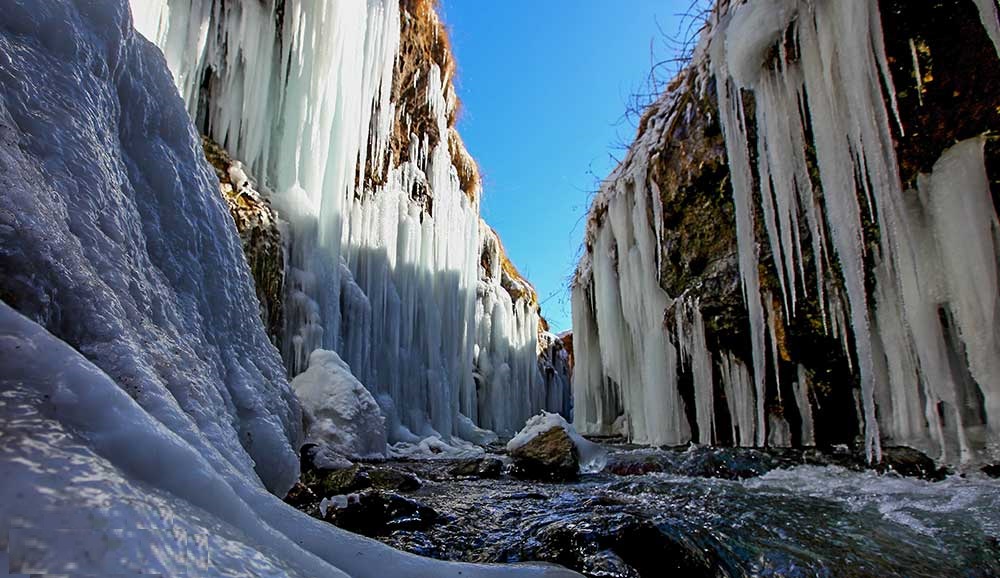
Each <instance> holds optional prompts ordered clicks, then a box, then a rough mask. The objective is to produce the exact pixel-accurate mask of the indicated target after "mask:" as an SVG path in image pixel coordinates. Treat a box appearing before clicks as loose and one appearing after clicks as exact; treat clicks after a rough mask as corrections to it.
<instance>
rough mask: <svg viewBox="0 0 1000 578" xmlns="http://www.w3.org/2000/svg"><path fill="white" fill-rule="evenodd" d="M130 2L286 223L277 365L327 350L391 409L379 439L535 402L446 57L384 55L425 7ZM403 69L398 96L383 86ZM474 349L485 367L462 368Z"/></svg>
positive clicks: (525, 320) (503, 415)
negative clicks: (489, 273) (488, 271)
mask: <svg viewBox="0 0 1000 578" xmlns="http://www.w3.org/2000/svg"><path fill="white" fill-rule="evenodd" d="M131 4H132V7H133V10H134V12H135V14H136V25H137V27H138V29H139V30H140V31H141V32H143V33H144V34H145V35H147V36H148V37H149V38H151V39H154V40H155V42H156V43H157V44H158V45H159V46H160V47H161V48H162V49H163V51H164V54H165V55H166V57H167V62H168V65H169V66H170V69H171V71H172V72H173V74H174V77H175V79H176V82H177V85H178V88H179V90H180V92H181V94H182V95H183V96H184V99H185V102H186V103H187V106H188V109H189V113H190V115H191V117H192V118H193V119H195V122H196V124H198V126H200V127H201V128H202V130H204V131H205V132H206V133H208V134H209V135H210V136H211V137H212V138H213V139H215V140H216V141H217V142H219V143H221V144H223V146H225V147H226V148H227V149H228V150H229V151H230V152H231V153H232V154H233V155H234V156H236V157H238V158H241V159H243V160H245V161H246V162H248V165H249V166H250V168H251V169H253V172H254V173H255V174H256V175H258V176H259V177H260V178H261V179H262V181H263V183H264V185H265V186H266V187H267V188H269V189H270V190H271V193H272V201H273V203H274V205H275V206H276V207H277V208H278V209H279V212H280V213H281V215H282V216H283V217H284V218H286V219H288V221H289V222H290V226H289V230H288V235H287V238H288V239H287V240H288V243H289V253H290V254H289V259H288V261H289V271H288V277H287V286H288V291H287V298H286V306H285V317H286V321H287V323H286V328H285V339H284V340H283V345H284V351H283V356H284V358H285V363H286V365H287V367H288V369H289V372H290V374H291V375H296V374H298V373H299V372H301V371H302V370H304V369H305V367H306V364H307V360H308V357H309V354H310V353H311V352H312V351H313V350H315V349H317V348H322V349H328V350H334V351H337V352H338V353H339V354H340V356H341V357H342V358H343V359H344V361H346V362H347V363H348V364H349V365H350V367H351V369H352V371H353V372H354V374H355V375H356V376H357V377H358V378H359V379H360V380H361V381H362V382H363V383H364V384H365V385H366V387H368V389H369V390H371V392H372V393H373V394H374V395H375V396H376V398H377V399H379V400H380V403H381V404H382V406H383V409H384V410H385V411H386V412H387V414H391V415H387V418H388V420H389V424H390V431H389V435H390V439H391V441H402V442H411V443H412V442H415V441H417V440H419V439H420V438H425V437H428V436H433V437H440V438H442V439H444V440H448V439H449V438H450V436H452V435H454V434H459V433H461V431H469V428H468V426H469V425H470V424H469V423H467V422H468V421H469V420H472V421H473V422H475V423H478V424H479V425H482V426H484V427H489V428H492V427H496V428H499V429H500V430H502V431H514V430H516V429H517V428H519V427H520V425H521V424H522V423H523V419H525V418H527V417H528V416H530V415H533V414H534V413H536V412H537V411H538V410H539V409H542V408H543V407H545V406H544V399H545V392H544V391H541V390H542V389H543V388H544V386H543V385H540V382H539V370H538V366H537V361H538V360H537V357H536V354H535V349H536V340H537V336H536V330H537V317H538V311H537V307H533V306H528V305H526V304H524V303H519V302H517V301H516V300H511V299H506V300H505V299H504V296H503V295H501V294H500V293H497V292H495V291H491V290H484V289H483V286H482V284H483V281H482V280H481V279H480V276H481V272H480V268H479V257H480V252H479V250H478V249H479V248H480V245H481V244H482V243H483V242H484V241H483V234H482V233H481V230H480V219H479V201H478V196H477V195H478V192H479V190H478V189H479V182H478V177H475V178H473V179H471V180H472V181H473V182H471V183H470V182H469V181H470V179H469V178H467V175H468V174H469V170H468V167H467V166H465V165H466V164H468V162H470V161H469V160H468V159H467V155H465V154H464V153H459V152H456V150H457V149H461V148H462V147H461V141H460V139H458V137H457V133H455V131H454V129H453V127H452V126H451V121H452V120H453V115H454V111H455V107H456V106H457V101H456V99H455V97H454V91H453V88H452V86H451V80H452V79H451V78H450V74H451V69H450V68H449V67H446V66H445V67H444V68H442V66H443V64H444V63H440V62H416V63H414V62H411V61H406V62H402V61H401V59H405V58H411V57H412V56H411V55H412V53H413V52H418V51H419V47H417V46H410V47H407V49H406V50H405V51H401V50H400V48H401V47H400V43H401V32H400V30H401V26H403V25H405V27H404V30H410V31H413V30H417V32H416V33H417V34H421V33H423V34H431V35H434V34H443V33H444V31H443V28H441V27H440V24H439V23H438V22H437V20H436V18H437V17H436V15H434V14H433V12H432V11H431V12H429V13H420V14H410V13H409V12H406V11H401V10H400V3H399V1H398V0H348V1H341V2H312V1H305V0H280V1H277V2H275V1H269V2H228V3H220V2H207V1H203V0H132V1H131ZM420 18H430V19H431V23H430V28H431V29H430V30H424V31H422V32H421V31H420V30H419V22H418V23H417V25H416V27H415V25H414V24H413V23H414V21H419V19H420ZM439 28H440V29H439ZM419 40H420V41H421V42H423V41H424V39H419ZM406 41H407V42H411V41H412V42H416V41H417V40H414V39H412V38H410V37H407V39H406ZM401 63H402V65H401ZM413 66H415V67H416V71H415V72H413V71H412V70H410V68H412V67H413ZM408 67H410V68H408ZM402 69H406V70H407V71H409V72H411V73H412V74H411V76H405V78H412V82H413V85H412V87H402V89H400V90H397V92H398V93H403V94H406V95H407V96H406V98H407V99H409V100H407V101H406V102H402V101H397V100H394V97H393V90H394V83H399V82H403V80H402V79H403V78H404V76H402V75H401V76H399V77H398V78H394V71H397V72H398V71H399V70H402ZM395 88H397V89H399V87H395ZM413 91H417V92H418V94H416V96H414V95H413V94H409V93H411V92H413ZM399 107H404V109H403V110H400V109H399ZM398 143H403V144H402V145H399V144H398ZM400 147H402V148H401V149H400ZM463 150H464V149H463ZM487 285H489V281H487ZM477 343H478V350H479V351H480V352H487V353H488V354H489V355H486V354H479V355H477V353H476V351H477ZM494 356H496V358H494ZM487 357H489V360H487ZM480 360H481V363H480V365H481V366H482V368H487V367H488V368H487V369H482V368H480V369H479V370H478V374H476V375H474V373H473V371H474V364H475V363H479V361H480ZM476 379H479V380H480V383H481V386H482V387H480V388H477V385H476ZM517 420H522V421H521V422H517ZM515 422H517V423H515Z"/></svg>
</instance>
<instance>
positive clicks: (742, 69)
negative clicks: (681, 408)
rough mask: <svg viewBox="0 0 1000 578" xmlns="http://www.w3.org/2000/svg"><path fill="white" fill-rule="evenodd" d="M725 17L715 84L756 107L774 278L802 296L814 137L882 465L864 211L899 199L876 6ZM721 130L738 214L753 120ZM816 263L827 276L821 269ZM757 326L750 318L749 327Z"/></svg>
mask: <svg viewBox="0 0 1000 578" xmlns="http://www.w3.org/2000/svg"><path fill="white" fill-rule="evenodd" d="M725 18H726V19H725V20H723V21H722V22H721V23H720V30H719V32H718V33H717V34H716V36H715V37H714V38H713V40H712V43H713V54H712V59H713V68H714V72H715V76H716V82H717V83H718V85H719V87H720V90H719V91H720V94H721V93H723V92H728V89H724V88H722V87H730V86H731V87H735V89H736V90H737V91H740V90H742V91H747V92H750V93H752V94H753V95H754V97H755V99H754V102H755V111H756V113H755V117H756V118H755V120H756V124H755V126H756V130H757V134H758V139H757V143H756V148H755V152H756V156H757V158H758V159H759V162H758V167H757V168H758V177H759V179H758V180H759V183H760V186H759V192H760V195H761V198H762V199H763V200H762V205H763V212H764V214H765V221H766V228H767V230H768V236H769V238H770V240H771V245H772V247H771V248H772V253H773V255H774V258H775V263H776V268H777V269H778V274H779V278H780V279H782V287H785V288H787V287H794V286H795V270H796V267H797V266H796V264H795V263H794V262H793V261H794V260H797V261H798V267H801V263H802V259H801V254H802V251H801V245H800V244H799V242H798V238H799V231H800V230H801V227H800V224H799V222H798V219H797V217H796V214H797V210H796V208H795V207H796V204H797V205H799V206H804V207H813V206H814V200H813V192H812V188H811V186H810V185H809V183H810V177H809V173H808V165H807V164H806V162H805V155H806V147H805V142H806V141H805V139H804V136H803V135H805V134H806V123H807V122H808V126H809V127H810V128H811V130H812V136H813V142H812V144H813V145H814V146H815V151H816V160H817V164H818V166H819V174H820V182H821V187H822V196H823V207H824V208H823V213H824V216H825V218H826V221H827V223H828V231H829V232H830V241H831V243H832V245H833V247H834V252H835V254H836V257H837V258H838V262H839V264H840V270H841V272H842V275H843V282H844V287H845V291H846V293H847V298H848V303H849V314H850V319H851V328H852V330H853V332H854V336H855V340H854V345H855V352H856V357H857V361H858V365H859V370H860V374H861V383H862V398H863V408H864V426H865V447H866V449H867V452H868V454H869V456H870V457H872V458H875V459H878V458H879V457H880V452H881V450H880V445H879V433H878V422H877V420H876V412H875V397H874V392H875V374H874V357H873V352H872V335H871V320H870V317H869V300H868V295H867V291H866V288H865V273H864V271H865V262H864V258H865V248H864V233H863V230H862V221H863V215H862V211H863V210H864V209H863V207H864V206H867V211H868V213H869V214H871V215H874V214H875V212H876V210H877V203H878V202H879V200H880V199H881V198H883V197H891V196H894V195H899V194H900V193H901V191H900V184H899V175H898V169H897V164H896V159H895V153H894V144H893V141H892V135H891V127H890V122H891V118H892V115H891V112H890V111H889V108H888V107H887V106H886V104H885V102H883V99H882V92H883V88H885V89H886V91H887V92H888V93H889V94H892V95H894V94H895V91H894V89H893V87H892V81H891V79H890V78H889V75H888V64H887V63H886V60H885V50H884V47H883V43H882V30H881V17H880V14H879V9H878V4H877V3H876V2H818V3H806V2H799V1H797V0H788V1H780V2H779V1H774V2H771V1H768V2H752V3H747V4H743V5H741V6H739V7H738V8H736V9H735V10H733V12H732V13H731V14H729V15H727V16H726V17H725ZM760 21H767V22H771V23H772V26H768V27H763V26H758V25H757V23H759V22H760ZM789 29H791V30H793V31H794V34H795V42H796V44H795V46H796V50H797V52H798V54H797V58H795V59H793V58H791V57H790V56H789V55H788V54H787V50H786V42H785V32H786V31H787V30H789ZM848 39H849V40H848ZM773 46H778V47H779V51H778V56H777V58H776V60H777V62H776V63H772V62H770V61H768V60H767V55H768V54H769V53H768V50H769V49H770V48H771V47H773ZM893 98H894V97H893ZM726 101H733V102H736V103H737V107H736V112H740V111H741V110H742V109H741V108H740V106H741V104H742V96H739V92H737V93H736V94H735V95H733V96H728V97H727V98H726V99H724V98H722V97H721V96H720V107H723V108H724V109H725V102H726ZM893 104H894V101H893ZM730 107H731V106H730ZM722 122H723V126H724V130H725V134H726V141H727V147H728V150H729V155H730V166H731V168H732V172H733V174H734V179H733V189H734V191H733V195H734V198H736V199H737V207H739V206H740V205H743V204H749V201H748V200H746V199H751V198H752V197H753V193H754V185H753V182H752V180H749V179H746V178H745V176H744V177H740V178H735V175H736V174H741V175H745V174H746V173H747V172H748V169H747V168H746V167H745V166H744V165H745V164H746V162H747V161H746V159H747V158H749V157H750V150H751V149H750V147H749V143H748V142H747V141H746V138H745V137H743V136H741V135H745V133H746V132H747V130H748V129H747V127H748V121H747V119H746V118H744V117H743V115H742V114H734V113H731V114H725V113H724V114H723V115H722ZM741 199H743V200H742V201H741ZM862 201H864V205H863V204H862ZM772 203H774V205H773V206H772ZM774 206H777V207H779V209H778V214H779V218H774V217H773V213H774V211H775V209H774ZM747 210H752V209H747ZM739 212H740V211H739V209H738V210H737V213H738V214H739ZM768 215H772V216H771V217H768ZM744 220H745V219H744ZM737 222H739V217H738V221H737ZM807 222H808V224H809V225H810V227H812V230H811V231H810V235H811V237H812V238H813V239H823V238H824V234H823V233H821V231H820V230H819V227H820V223H819V219H818V218H813V219H809V218H807ZM751 224H752V222H751ZM745 245H749V246H751V247H752V246H755V242H754V239H753V238H752V232H751V233H750V238H741V240H740V247H741V249H740V250H741V252H745V251H749V250H750V249H748V248H745V247H744V246H745ZM815 262H816V263H817V265H819V263H820V262H821V259H819V258H817V259H815ZM753 265H754V263H752V262H749V263H745V262H741V270H742V271H743V275H744V278H746V277H748V276H749V277H753V278H756V277H757V275H758V272H757V269H756V268H755V267H753V268H748V267H752V266H753ZM747 299H748V303H749V304H748V306H749V307H750V308H751V311H752V310H753V309H755V308H756V307H757V305H756V301H757V299H758V296H756V295H753V294H752V293H748V295H747ZM792 299H793V301H794V297H793V298H792ZM793 305H794V303H793ZM789 313H791V310H790V311H789ZM754 317H755V316H754V314H753V313H752V312H751V323H753V319H754ZM751 331H753V333H754V334H755V335H757V334H759V333H760V330H756V329H752V330H751ZM759 355H761V352H760V351H759V350H758V348H756V347H755V349H754V359H755V362H754V366H755V378H757V379H759V376H757V375H756V371H757V370H758V369H759V368H761V367H762V366H763V365H764V364H763V362H761V361H758V360H757V358H758V356H759ZM758 401H759V400H758Z"/></svg>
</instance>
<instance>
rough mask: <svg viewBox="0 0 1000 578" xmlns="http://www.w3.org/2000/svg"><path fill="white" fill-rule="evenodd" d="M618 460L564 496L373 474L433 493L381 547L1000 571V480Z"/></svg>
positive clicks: (426, 476)
mask: <svg viewBox="0 0 1000 578" xmlns="http://www.w3.org/2000/svg"><path fill="white" fill-rule="evenodd" d="M610 449H611V454H610V458H609V466H608V469H607V470H605V472H604V473H601V474H593V475H585V476H583V477H581V479H580V480H579V481H577V482H575V483H566V484H560V483H540V482H528V481H523V480H518V479H514V478H512V477H509V476H507V475H503V476H501V477H500V478H499V479H479V478H475V477H471V478H470V477H461V476H456V475H454V474H453V473H449V470H452V469H453V468H454V467H455V462H454V461H448V460H437V461H418V462H412V461H411V462H389V463H387V464H379V465H377V466H373V467H379V468H386V467H388V468H390V469H394V470H397V471H398V470H403V471H408V472H411V473H413V474H415V475H416V477H417V478H419V479H420V480H422V482H423V485H422V486H421V487H420V488H419V489H417V490H415V491H409V492H399V494H400V495H404V496H405V498H406V499H409V500H413V501H415V502H418V503H420V504H422V505H423V506H427V507H430V508H432V509H433V510H434V511H435V512H436V517H437V518H436V521H435V522H434V523H430V524H425V525H423V527H419V526H420V525H419V524H418V525H413V524H410V525H407V524H400V525H399V526H398V528H399V529H396V530H391V529H390V530H389V531H386V532H379V533H380V534H381V535H379V536H377V537H378V539H380V540H382V541H383V542H386V543H388V544H391V545H393V546H395V547H398V548H401V549H404V550H408V551H411V552H416V553H420V554H422V555H426V556H431V557H436V558H442V559H447V560H466V561H477V562H518V561H525V560H545V561H551V562H558V563H560V564H563V565H565V566H567V567H570V568H573V569H576V570H578V571H581V572H583V573H584V574H586V575H589V576H621V577H626V576H629V577H631V576H663V575H665V573H667V572H668V571H674V572H679V573H680V574H677V575H684V576H907V577H913V576H928V577H929V576H959V575H961V576H995V575H997V574H998V573H1000V542H998V537H1000V481H998V480H995V479H991V478H989V477H987V476H986V475H984V474H980V473H976V474H971V475H968V476H966V477H961V476H958V475H950V476H948V477H946V478H945V479H944V480H942V481H938V482H931V481H924V480H921V479H916V478H907V477H902V476H899V475H896V474H893V473H890V474H886V475H879V474H877V473H875V472H872V471H856V470H854V469H852V468H854V467H857V463H856V462H853V463H852V462H850V460H845V459H844V455H843V454H842V455H839V456H838V455H833V454H825V455H824V454H819V453H814V452H809V453H802V452H796V451H780V452H770V453H768V452H760V451H757V450H747V449H737V450H733V449H707V448H696V449H692V450H686V451H685V450H650V449H640V448H629V447H624V446H617V447H612V448H610ZM852 459H853V458H852ZM806 461H809V462H812V463H828V464H829V463H834V462H839V463H845V464H848V465H850V466H851V467H850V468H849V467H844V466H840V465H802V464H803V463H804V462H806ZM612 472H618V473H612ZM623 474H634V475H623ZM368 491H369V492H371V490H368ZM307 509H308V508H307ZM314 513H315V512H314ZM424 517H425V519H426V518H427V514H426V513H425V514H424Z"/></svg>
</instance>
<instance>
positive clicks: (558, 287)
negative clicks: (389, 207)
mask: <svg viewBox="0 0 1000 578" xmlns="http://www.w3.org/2000/svg"><path fill="white" fill-rule="evenodd" d="M689 4H690V0H502V1H501V0H497V1H478V0H443V2H442V5H441V11H442V13H443V17H444V20H445V23H446V24H447V26H448V28H449V30H450V31H451V39H452V45H453V50H454V53H455V57H456V59H457V61H458V79H457V87H458V94H459V97H460V98H461V100H462V112H461V115H460V117H459V130H460V131H461V133H462V136H463V138H464V139H465V142H466V144H467V146H468V148H469V151H470V152H471V153H472V155H473V156H474V157H475V158H476V160H477V161H478V162H479V164H480V168H481V170H482V173H483V178H484V189H485V190H484V197H483V203H482V212H483V215H484V217H485V218H486V220H487V222H489V223H490V225H492V226H493V227H494V228H495V229H496V230H497V231H498V232H499V233H500V237H501V239H502V240H503V243H504V246H505V247H506V248H507V252H508V254H509V255H510V257H511V259H512V260H513V261H514V263H515V264H516V265H517V267H518V268H519V269H520V270H521V272H522V273H523V274H524V275H525V276H526V277H527V278H528V279H529V280H530V281H531V282H532V283H533V284H534V285H535V287H536V288H537V289H538V293H539V295H540V298H541V299H542V300H543V304H542V313H543V315H545V317H546V318H548V320H549V322H550V323H551V325H552V328H553V330H555V331H562V330H566V329H570V326H571V324H572V323H571V312H570V303H569V290H568V280H569V278H570V276H571V275H572V272H573V269H574V267H575V265H576V260H577V256H578V254H579V250H580V249H579V248H580V243H581V240H582V239H583V231H584V227H585V224H586V212H587V208H588V206H589V202H590V198H591V193H592V192H593V191H594V190H596V188H597V186H598V181H599V179H601V178H604V177H606V176H607V175H608V173H610V172H611V170H612V169H614V167H615V165H616V164H617V163H616V161H615V160H614V159H613V158H612V156H611V155H614V156H615V157H618V158H620V157H621V156H622V155H623V154H624V152H623V151H622V150H620V149H619V148H616V145H620V144H622V143H628V142H630V141H631V140H632V138H633V137H634V134H635V129H634V126H633V125H632V124H629V123H628V122H625V121H624V120H622V115H623V113H624V112H625V108H626V104H627V102H628V100H629V95H630V94H632V93H633V92H635V91H636V90H639V89H642V88H643V85H644V81H645V79H646V78H647V76H648V74H649V70H650V66H651V63H652V60H651V56H650V49H651V43H652V44H654V46H653V48H654V50H655V54H657V55H658V56H659V57H661V58H662V57H664V56H668V55H669V50H668V47H666V46H665V45H664V43H663V38H662V35H661V33H660V31H659V29H660V28H662V29H663V31H664V32H668V33H670V34H674V33H675V32H676V31H677V29H678V23H679V17H678V16H677V14H678V13H680V12H682V11H683V10H684V9H685V8H686V7H687V6H688V5H689ZM658 25H659V28H658Z"/></svg>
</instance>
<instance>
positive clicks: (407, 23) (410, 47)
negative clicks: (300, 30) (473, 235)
mask: <svg viewBox="0 0 1000 578" xmlns="http://www.w3.org/2000/svg"><path fill="white" fill-rule="evenodd" d="M400 8H401V11H402V14H401V17H402V22H401V25H400V53H399V56H398V58H397V59H396V65H395V69H394V71H393V79H392V100H393V102H394V103H395V104H396V112H395V119H394V126H393V131H392V137H391V139H390V143H389V147H390V150H391V153H392V164H393V165H394V166H399V165H400V164H403V163H405V162H407V161H409V160H410V143H411V140H412V138H413V136H414V135H419V136H420V137H423V135H426V136H427V137H428V140H429V144H430V146H431V147H434V146H437V144H438V143H439V142H441V139H447V144H448V150H449V152H450V154H451V158H452V162H453V164H454V165H455V167H456V168H457V169H458V174H459V181H460V183H461V187H462V191H463V192H465V194H466V195H467V196H468V197H469V199H470V200H472V201H475V200H476V199H477V198H478V196H479V192H480V189H481V179H480V176H479V167H478V166H477V165H476V162H475V160H473V159H472V157H471V156H470V155H469V153H468V151H467V150H466V148H465V145H464V143H463V142H462V138H461V137H460V136H459V135H458V132H457V131H456V130H455V125H456V123H457V121H458V111H459V108H460V106H461V103H460V102H459V99H458V95H457V94H456V93H455V88H454V78H455V72H456V63H455V57H454V55H453V54H452V51H451V41H450V39H449V37H448V31H447V29H446V28H445V26H444V24H443V23H442V22H441V19H440V17H438V13H437V8H438V2H437V0H400ZM433 66H437V67H438V69H439V70H440V71H441V79H442V82H443V83H444V85H445V86H444V93H445V99H446V103H447V134H440V133H441V131H440V128H439V126H438V123H437V119H436V118H435V116H434V114H433V112H432V111H431V109H430V107H429V105H428V103H427V90H428V82H429V81H430V74H429V72H428V71H429V70H430V69H431V68H432V67H433ZM391 168H392V166H389V165H388V164H387V165H386V166H382V167H371V166H369V167H366V169H365V177H366V179H368V181H369V182H371V183H373V184H375V185H380V184H383V183H384V182H385V179H386V177H387V176H388V172H389V170H390V169H391Z"/></svg>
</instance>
